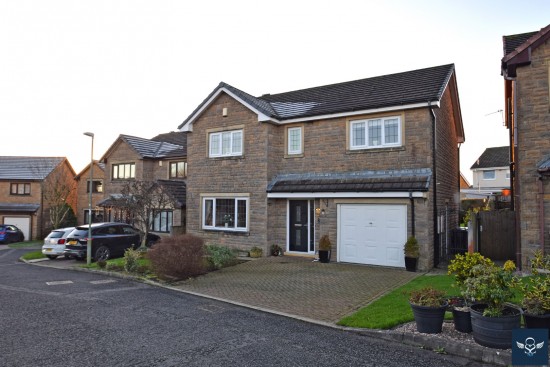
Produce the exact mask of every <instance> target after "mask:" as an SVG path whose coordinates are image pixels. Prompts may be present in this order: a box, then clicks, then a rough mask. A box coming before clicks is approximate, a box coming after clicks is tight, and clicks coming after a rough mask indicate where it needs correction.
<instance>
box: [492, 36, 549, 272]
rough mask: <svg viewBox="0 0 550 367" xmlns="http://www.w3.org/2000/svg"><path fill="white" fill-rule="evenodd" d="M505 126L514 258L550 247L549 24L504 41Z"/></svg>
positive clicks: (523, 260) (525, 258) (521, 261)
mask: <svg viewBox="0 0 550 367" xmlns="http://www.w3.org/2000/svg"><path fill="white" fill-rule="evenodd" d="M503 49H504V57H503V58H502V60H501V72H502V75H503V77H504V86H505V88H504V98H505V112H506V113H505V123H506V127H507V128H508V129H509V133H510V147H511V165H510V171H511V173H512V174H511V180H512V181H511V186H512V196H513V199H514V200H513V208H514V210H515V213H516V260H517V262H518V263H519V264H523V266H525V265H527V261H528V258H530V257H532V255H533V251H534V250H536V249H541V250H543V251H545V252H547V251H549V250H550V249H549V246H550V88H549V83H550V25H547V26H546V27H544V28H542V29H541V30H540V31H538V32H530V33H522V34H516V35H510V36H504V37H503Z"/></svg>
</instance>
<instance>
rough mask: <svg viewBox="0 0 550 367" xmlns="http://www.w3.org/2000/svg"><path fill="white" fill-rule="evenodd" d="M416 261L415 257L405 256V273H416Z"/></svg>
mask: <svg viewBox="0 0 550 367" xmlns="http://www.w3.org/2000/svg"><path fill="white" fill-rule="evenodd" d="M417 260H418V259H417V258H416V257H407V256H405V269H407V271H416V262H417Z"/></svg>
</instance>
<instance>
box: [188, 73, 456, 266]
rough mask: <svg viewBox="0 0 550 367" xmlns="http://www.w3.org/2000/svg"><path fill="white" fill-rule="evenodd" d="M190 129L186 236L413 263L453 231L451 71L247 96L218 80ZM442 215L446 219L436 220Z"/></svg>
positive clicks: (434, 258)
mask: <svg viewBox="0 0 550 367" xmlns="http://www.w3.org/2000/svg"><path fill="white" fill-rule="evenodd" d="M179 128H180V129H181V130H182V131H186V132H188V137H187V151H188V155H187V159H188V162H189V167H190V168H189V176H188V179H187V231H188V233H193V234H197V235H199V236H201V237H203V238H204V239H205V240H206V241H207V242H209V243H215V244H219V245H228V246H231V247H234V248H239V249H242V250H247V249H250V248H251V247H253V246H258V247H261V248H262V249H263V251H264V255H265V254H268V253H269V249H270V246H271V245H273V244H277V245H279V246H281V247H283V249H285V251H286V253H287V254H297V255H303V256H312V257H313V256H315V253H316V251H317V244H318V240H319V238H320V237H321V236H322V235H324V234H328V235H329V237H330V239H331V241H332V243H333V247H332V260H333V261H341V262H350V263H361V264H375V265H384V266H393V267H404V259H403V245H404V243H405V241H406V239H407V237H408V236H410V235H415V236H416V237H417V239H418V240H419V243H420V244H421V259H420V261H419V267H420V268H421V269H429V268H431V267H433V266H434V265H436V264H437V263H438V261H439V259H440V256H443V255H444V254H442V252H444V249H445V246H446V244H445V243H444V241H445V239H446V236H445V235H444V233H443V228H444V227H445V224H446V225H447V228H456V227H457V221H458V219H457V218H458V201H459V182H460V172H459V168H458V162H459V159H458V157H459V146H460V144H461V143H462V142H464V130H463V125H462V117H461V112H460V103H459V98H458V89H457V82H456V74H455V68H454V65H443V66H437V67H432V68H427V69H421V70H414V71H409V72H404V73H398V74H392V75H385V76H380V77H374V78H368V79H362V80H356V81H351V82H344V83H339V84H334V85H327V86H321V87H315V88H310V89H304V90H298V91H293V92H287V93H280V94H274V95H269V94H268V95H263V96H261V97H253V96H252V95H250V94H247V93H245V92H243V91H241V90H239V89H237V88H235V87H232V86H231V85H229V84H226V83H220V84H219V86H218V87H216V88H215V89H214V90H213V91H212V93H210V95H208V96H207V97H206V99H205V100H204V102H202V103H201V104H200V105H199V106H198V107H197V108H196V109H195V111H193V112H192V113H191V115H190V116H189V117H188V118H187V119H186V120H185V121H184V122H183V123H182V124H181V125H180V126H179ZM445 213H447V214H449V215H447V217H446V218H444V214H445Z"/></svg>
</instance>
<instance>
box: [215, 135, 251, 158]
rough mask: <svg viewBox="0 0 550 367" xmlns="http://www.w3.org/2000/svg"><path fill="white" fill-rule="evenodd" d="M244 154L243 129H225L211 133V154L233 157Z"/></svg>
mask: <svg viewBox="0 0 550 367" xmlns="http://www.w3.org/2000/svg"><path fill="white" fill-rule="evenodd" d="M242 154H243V131H242V130H234V131H223V132H219V133H210V136H209V156H210V157H211V158H215V157H231V156H239V155H242Z"/></svg>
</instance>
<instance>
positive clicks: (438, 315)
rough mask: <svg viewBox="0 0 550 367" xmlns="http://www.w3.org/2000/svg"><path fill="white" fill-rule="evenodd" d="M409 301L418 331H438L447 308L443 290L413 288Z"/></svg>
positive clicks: (433, 332) (430, 332)
mask: <svg viewBox="0 0 550 367" xmlns="http://www.w3.org/2000/svg"><path fill="white" fill-rule="evenodd" d="M409 303H410V305H411V309H412V312H413V315H414V320H415V322H416V329H417V330H418V332H420V333H429V334H436V333H440V332H441V329H442V327H443V319H444V318H445V311H446V310H447V306H448V303H447V300H446V299H445V296H444V292H443V291H440V290H437V289H434V288H433V287H430V286H428V287H424V288H422V289H418V290H414V291H412V292H411V294H410V297H409Z"/></svg>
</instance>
